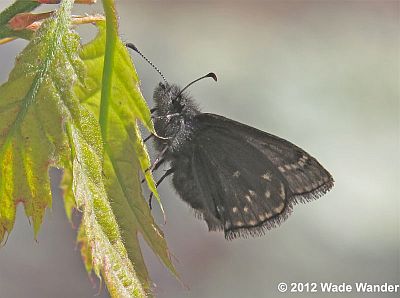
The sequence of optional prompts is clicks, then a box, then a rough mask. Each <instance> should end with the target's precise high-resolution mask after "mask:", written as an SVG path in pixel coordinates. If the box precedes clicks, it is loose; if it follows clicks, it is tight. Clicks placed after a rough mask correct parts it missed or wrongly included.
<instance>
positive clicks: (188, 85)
mask: <svg viewBox="0 0 400 298" xmlns="http://www.w3.org/2000/svg"><path fill="white" fill-rule="evenodd" d="M205 78H213V80H214V81H217V80H218V78H217V75H216V74H215V73H213V72H209V73H208V74H206V75H204V76H202V77H200V78H198V79H196V80H194V81H192V82H190V83H189V84H187V85H186V86H185V88H183V89H182V90H181V92H179V94H178V95H177V96H176V97H179V95H181V94H182V93H183V91H185V90H186V89H187V88H189V87H190V86H192V85H193V84H194V83H196V82H198V81H200V80H202V79H205Z"/></svg>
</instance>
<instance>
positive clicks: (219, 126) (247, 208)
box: [128, 44, 334, 239]
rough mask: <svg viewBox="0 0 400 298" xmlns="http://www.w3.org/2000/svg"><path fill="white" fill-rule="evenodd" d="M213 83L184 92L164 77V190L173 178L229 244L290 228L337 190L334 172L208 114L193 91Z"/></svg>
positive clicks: (157, 121)
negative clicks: (287, 224)
mask: <svg viewBox="0 0 400 298" xmlns="http://www.w3.org/2000/svg"><path fill="white" fill-rule="evenodd" d="M129 45H131V44H128V46H129ZM131 48H132V47H131ZM135 48H136V47H135ZM139 54H141V53H140V52H139ZM142 56H143V55H142ZM145 59H146V58H145ZM146 60H147V59H146ZM157 70H158V69H157ZM206 77H211V78H213V79H214V80H215V81H216V80H217V77H216V75H215V74H214V73H209V74H207V75H205V76H203V77H201V78H199V79H197V80H195V81H193V82H191V83H190V84H188V85H187V86H186V87H185V88H183V89H181V88H179V86H177V85H175V84H169V83H168V82H167V81H166V80H165V78H164V77H163V78H164V82H161V83H159V85H158V86H157V87H156V88H155V90H154V95H153V99H154V103H155V107H154V108H153V109H152V112H153V121H154V127H155V131H156V133H157V135H158V136H162V137H155V138H154V145H155V149H156V150H157V151H158V156H157V158H156V160H155V162H154V163H153V166H152V167H151V168H150V170H152V171H153V170H156V169H157V168H158V167H159V166H160V165H161V164H164V163H169V164H170V165H171V167H170V169H169V170H167V171H166V172H165V173H164V175H163V176H162V177H161V178H160V180H159V181H158V182H157V185H159V184H160V183H161V182H162V181H163V180H164V179H165V178H166V177H167V176H169V175H173V177H172V184H173V186H174V188H175V189H176V191H177V193H178V194H179V196H180V197H181V198H182V200H183V201H185V202H186V203H188V204H189V205H190V207H191V208H193V209H194V210H195V214H196V215H197V216H198V217H199V218H201V219H204V220H205V222H206V223H207V226H208V228H209V230H210V231H215V230H222V231H224V233H225V238H226V239H234V238H237V237H248V236H260V235H263V234H264V233H265V231H266V230H268V229H271V228H273V227H276V226H278V225H279V224H280V223H281V222H283V221H284V220H285V219H286V218H287V217H288V215H289V214H290V213H291V211H292V208H293V205H295V204H296V203H299V202H300V203H304V202H308V201H310V200H313V199H316V198H318V197H320V196H321V195H323V194H325V193H326V192H327V191H329V190H330V189H331V188H332V187H333V184H334V180H333V178H332V176H331V175H330V174H329V172H328V171H327V170H326V169H324V167H323V166H322V165H321V164H320V163H319V162H318V161H317V160H316V159H315V158H314V157H312V156H311V155H310V154H308V153H307V152H306V151H304V150H303V149H301V148H299V147H297V146H296V145H294V144H292V143H290V142H289V141H286V140H284V139H282V138H279V137H277V136H274V135H272V134H269V133H266V132H263V131H261V130H258V129H256V128H253V127H251V126H248V125H245V124H242V123H240V122H237V121H234V120H231V119H228V118H225V117H223V116H219V115H216V114H210V113H202V112H201V111H200V110H199V108H198V107H197V105H196V102H195V101H194V100H193V99H192V98H191V97H190V96H189V95H188V94H187V93H186V92H185V91H186V89H187V88H188V87H189V86H190V85H192V84H193V83H195V82H197V81H199V80H201V79H203V78H206Z"/></svg>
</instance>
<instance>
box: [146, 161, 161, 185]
mask: <svg viewBox="0 0 400 298" xmlns="http://www.w3.org/2000/svg"><path fill="white" fill-rule="evenodd" d="M164 161H165V159H163V158H162V159H160V161H159V162H158V163H157V164H156V166H155V167H154V169H152V170H151V172H154V171H157V169H158V168H159V167H160V166H161V165H162V164H163V163H164ZM147 172H148V170H146V173H147ZM145 181H146V178H143V179H142V181H141V183H143V182H145Z"/></svg>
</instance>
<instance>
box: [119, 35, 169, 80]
mask: <svg viewBox="0 0 400 298" xmlns="http://www.w3.org/2000/svg"><path fill="white" fill-rule="evenodd" d="M125 46H126V47H128V48H130V49H132V50H134V51H135V52H136V53H138V54H139V55H140V56H141V57H142V58H143V59H144V60H146V61H147V63H149V64H150V65H151V67H153V68H154V69H155V70H156V71H157V72H158V73H159V74H160V76H161V77H162V79H163V80H164V82H165V83H168V82H167V80H166V79H165V77H164V75H163V74H162V72H161V71H160V70H159V69H158V67H157V66H155V65H154V64H153V63H152V62H151V61H150V60H149V59H147V57H146V56H145V55H143V54H142V52H140V51H139V49H138V48H137V47H136V46H135V45H134V44H133V43H130V42H128V43H126V44H125Z"/></svg>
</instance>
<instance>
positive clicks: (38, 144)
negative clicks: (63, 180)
mask: <svg viewBox="0 0 400 298" xmlns="http://www.w3.org/2000/svg"><path fill="white" fill-rule="evenodd" d="M67 11H68V7H67V8H66V7H65V6H63V7H62V8H61V9H60V11H59V13H58V14H57V16H56V17H54V18H51V19H49V20H48V21H47V22H46V23H45V24H44V26H43V29H42V30H40V31H39V32H38V33H37V35H36V37H35V38H34V39H33V40H32V42H31V43H30V44H29V45H28V46H27V47H26V48H25V50H24V51H23V52H22V53H21V54H20V55H19V56H18V58H17V60H16V64H15V67H14V69H13V70H12V72H11V73H10V76H9V80H8V82H6V83H5V84H3V85H2V86H0V164H1V169H0V241H1V239H3V237H4V235H5V233H9V232H10V231H11V229H12V227H13V225H14V221H15V209H16V205H17V204H18V203H20V202H22V203H23V204H24V207H25V213H26V215H27V216H28V217H30V218H31V220H32V223H33V228H34V233H35V236H36V234H37V232H38V230H39V227H40V224H41V222H42V219H43V215H44V212H45V208H46V207H47V206H48V205H50V204H51V194H50V184H49V177H48V169H49V166H60V165H62V163H63V162H62V161H63V160H66V158H67V156H68V155H69V150H68V144H67V142H66V135H65V132H64V130H63V123H64V122H65V121H66V119H67V118H68V110H67V108H66V106H65V104H64V103H63V100H64V98H65V97H67V96H69V94H68V92H69V89H71V88H72V85H73V80H74V79H76V77H77V75H81V74H83V67H84V65H83V64H82V63H81V62H79V61H77V60H76V59H75V58H74V57H72V52H71V51H64V50H63V49H64V48H65V47H66V46H68V44H69V43H77V42H78V39H77V37H76V36H72V35H71V34H70V33H69V29H68V25H69V17H68V12H67ZM74 59H75V60H74ZM71 62H74V64H73V65H72V64H71ZM61 70H63V71H61Z"/></svg>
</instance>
